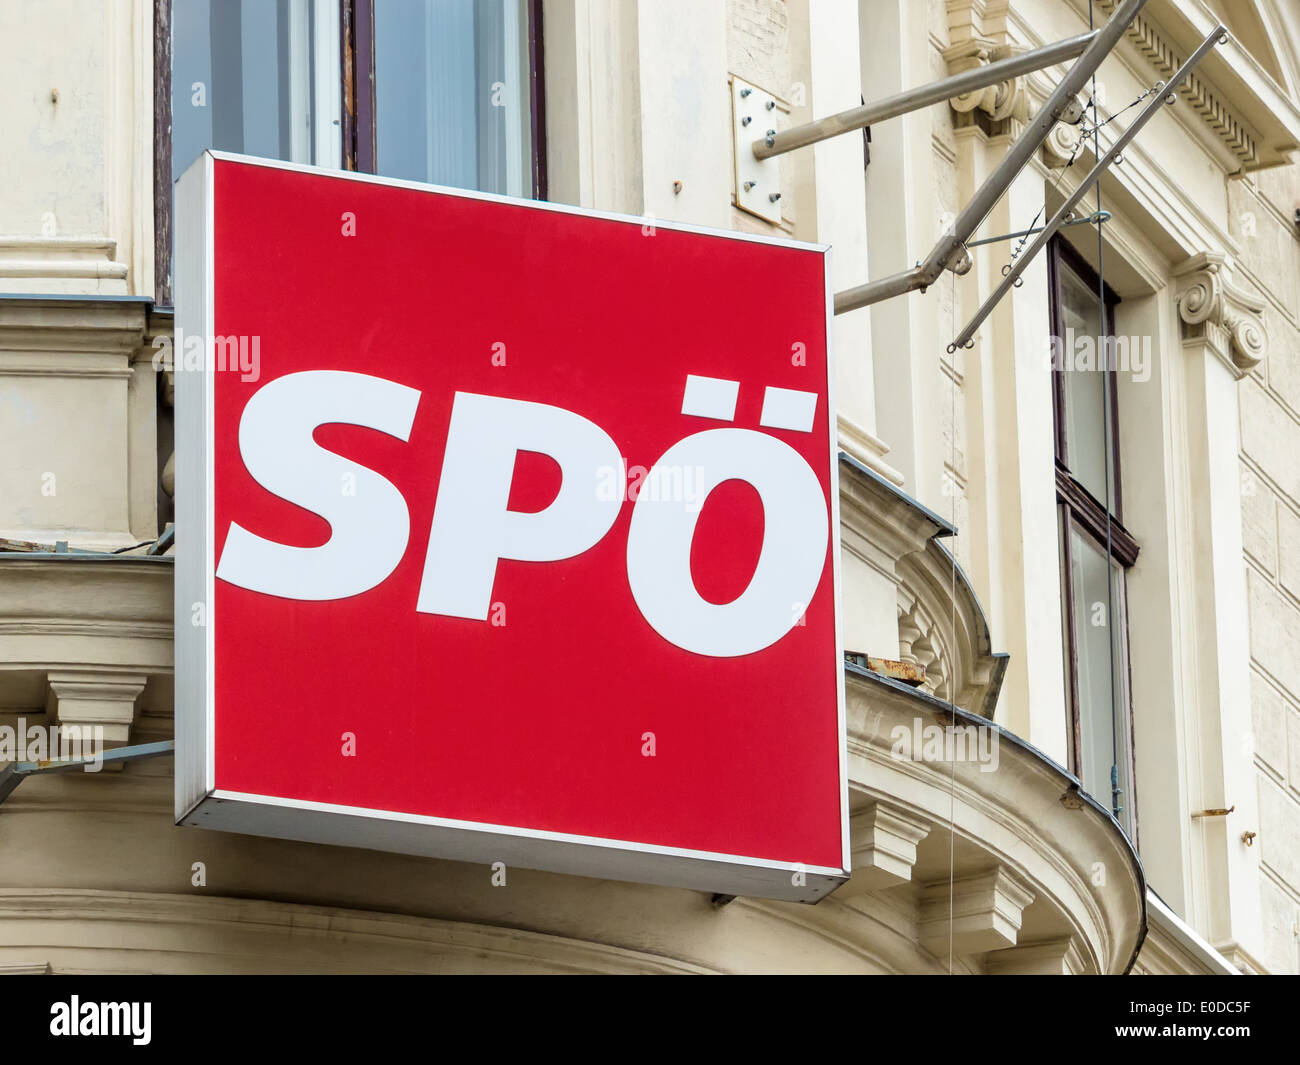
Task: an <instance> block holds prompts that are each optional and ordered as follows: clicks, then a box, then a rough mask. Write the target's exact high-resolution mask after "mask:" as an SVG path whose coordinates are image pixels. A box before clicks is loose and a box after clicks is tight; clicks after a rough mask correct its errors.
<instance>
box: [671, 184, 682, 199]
mask: <svg viewBox="0 0 1300 1065" xmlns="http://www.w3.org/2000/svg"><path fill="white" fill-rule="evenodd" d="M681 191H682V183H681V182H680V181H674V182H673V195H674V196H676V195H677V194H678V193H679V192H681Z"/></svg>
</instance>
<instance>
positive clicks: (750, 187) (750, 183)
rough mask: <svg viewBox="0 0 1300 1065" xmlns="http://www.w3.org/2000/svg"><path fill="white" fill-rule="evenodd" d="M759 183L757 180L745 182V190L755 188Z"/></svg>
mask: <svg viewBox="0 0 1300 1065" xmlns="http://www.w3.org/2000/svg"><path fill="white" fill-rule="evenodd" d="M757 184H758V182H757V181H746V182H745V191H746V192H748V191H749V190H750V189H752V188H753V187H754V186H755V185H757Z"/></svg>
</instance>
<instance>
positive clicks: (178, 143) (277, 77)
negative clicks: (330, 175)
mask: <svg viewBox="0 0 1300 1065" xmlns="http://www.w3.org/2000/svg"><path fill="white" fill-rule="evenodd" d="M341 99H342V82H341V73H340V58H339V0H173V6H172V178H173V180H175V179H176V178H178V177H180V176H181V174H183V173H184V172H185V171H186V170H187V169H188V168H189V166H190V164H191V163H193V162H194V160H195V159H196V158H197V157H198V155H199V153H200V152H202V151H203V150H204V149H205V148H217V149H220V150H222V151H228V152H241V153H243V154H245V155H258V156H262V157H264V158H269V159H287V160H289V161H291V162H296V163H314V164H316V165H318V166H341V165H342V159H343V157H342V126H341V114H340V108H341Z"/></svg>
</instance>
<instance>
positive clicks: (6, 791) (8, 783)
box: [0, 740, 176, 802]
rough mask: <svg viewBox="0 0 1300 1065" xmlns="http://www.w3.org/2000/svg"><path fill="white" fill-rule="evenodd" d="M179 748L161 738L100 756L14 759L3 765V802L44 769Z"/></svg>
mask: <svg viewBox="0 0 1300 1065" xmlns="http://www.w3.org/2000/svg"><path fill="white" fill-rule="evenodd" d="M175 750H176V741H175V740H158V741H157V742H155V743H137V744H135V745H133V746H130V747H112V748H110V749H108V750H107V751H103V752H102V753H101V754H100V755H99V756H98V757H97V758H66V759H59V760H55V761H49V762H11V763H10V764H9V765H7V766H5V767H4V768H3V769H0V802H4V801H5V799H7V798H9V796H10V795H12V794H13V793H14V790H15V789H16V788H17V787H18V785H19V784H21V783H22V782H23V781H24V780H26V779H27V778H28V777H33V776H37V775H39V774H41V773H66V772H69V771H70V770H73V769H81V770H84V769H85V768H86V767H87V766H89V765H94V764H95V763H96V762H98V763H100V764H101V765H102V764H103V763H105V762H130V761H134V760H136V759H138V758H157V757H158V756H159V755H163V754H171V753H172V752H173V751H175Z"/></svg>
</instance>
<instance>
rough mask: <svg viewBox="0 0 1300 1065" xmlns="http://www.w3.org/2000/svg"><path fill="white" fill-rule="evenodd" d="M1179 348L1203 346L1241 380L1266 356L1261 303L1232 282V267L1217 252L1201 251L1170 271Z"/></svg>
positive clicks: (1225, 258)
mask: <svg viewBox="0 0 1300 1065" xmlns="http://www.w3.org/2000/svg"><path fill="white" fill-rule="evenodd" d="M1173 273H1174V276H1175V277H1176V278H1178V289H1177V291H1178V297H1177V304H1178V317H1179V321H1180V322H1181V324H1182V332H1183V347H1185V348H1188V347H1205V348H1208V349H1209V351H1210V352H1211V353H1212V354H1213V355H1215V356H1216V357H1217V358H1218V359H1219V360H1220V361H1222V362H1223V364H1224V365H1225V366H1227V367H1228V369H1229V370H1230V371H1232V375H1233V377H1235V378H1236V379H1237V380H1241V378H1243V377H1245V376H1246V375H1247V374H1248V373H1250V371H1251V369H1252V368H1254V367H1255V366H1257V365H1258V364H1259V362H1260V360H1261V359H1263V358H1264V356H1265V355H1266V354H1267V353H1268V334H1267V333H1266V332H1265V330H1264V320H1263V313H1264V301H1263V300H1262V299H1260V298H1259V297H1257V296H1252V295H1251V294H1250V293H1249V292H1246V291H1245V290H1244V289H1241V288H1238V287H1237V286H1236V285H1235V284H1233V281H1232V262H1231V260H1230V259H1229V258H1228V257H1227V256H1226V255H1223V254H1222V253H1219V252H1201V253H1200V254H1199V255H1194V256H1192V258H1190V259H1188V260H1187V261H1186V262H1185V263H1183V264H1182V265H1181V266H1179V267H1177V268H1176V269H1175V270H1174V271H1173Z"/></svg>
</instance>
